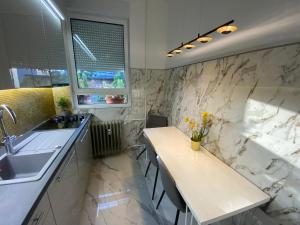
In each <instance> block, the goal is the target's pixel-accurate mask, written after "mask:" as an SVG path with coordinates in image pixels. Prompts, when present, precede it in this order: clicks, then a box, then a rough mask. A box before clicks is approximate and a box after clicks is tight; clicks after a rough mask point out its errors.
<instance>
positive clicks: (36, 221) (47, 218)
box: [28, 194, 56, 225]
mask: <svg viewBox="0 0 300 225" xmlns="http://www.w3.org/2000/svg"><path fill="white" fill-rule="evenodd" d="M28 225H56V223H55V219H54V215H53V212H52V208H51V206H50V202H49V198H48V195H47V194H45V195H44V196H43V198H42V199H41V201H40V203H39V204H38V206H37V207H36V209H35V211H34V213H33V215H32V217H31V218H30V220H29V222H28Z"/></svg>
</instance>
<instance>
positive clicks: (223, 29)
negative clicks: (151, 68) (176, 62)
mask: <svg viewBox="0 0 300 225" xmlns="http://www.w3.org/2000/svg"><path fill="white" fill-rule="evenodd" d="M233 23H234V20H230V21H228V22H227V23H224V24H222V25H220V26H218V27H216V28H214V29H212V30H210V31H208V32H206V33H204V34H202V35H200V34H198V36H197V37H196V38H194V39H192V40H191V41H188V42H186V43H182V44H181V45H180V46H179V47H177V48H175V49H172V50H171V51H169V52H168V53H167V56H168V57H173V56H175V55H176V54H180V53H181V52H182V49H183V48H184V49H193V48H196V45H194V44H193V43H194V42H196V41H197V42H200V43H207V42H210V41H212V40H213V37H212V36H210V34H212V33H214V32H215V31H217V32H218V33H220V34H229V33H232V32H235V31H237V26H235V25H232V24H233Z"/></svg>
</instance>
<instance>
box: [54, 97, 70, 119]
mask: <svg viewBox="0 0 300 225" xmlns="http://www.w3.org/2000/svg"><path fill="white" fill-rule="evenodd" d="M57 107H58V108H59V109H60V115H61V116H69V115H70V114H71V109H70V108H71V101H70V100H69V99H68V98H67V97H60V98H59V99H58V101H57Z"/></svg>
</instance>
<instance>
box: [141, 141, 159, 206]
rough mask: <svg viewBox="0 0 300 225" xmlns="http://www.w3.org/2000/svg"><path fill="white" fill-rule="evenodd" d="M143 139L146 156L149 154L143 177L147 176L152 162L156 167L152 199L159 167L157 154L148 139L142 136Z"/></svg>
mask: <svg viewBox="0 0 300 225" xmlns="http://www.w3.org/2000/svg"><path fill="white" fill-rule="evenodd" d="M144 140H145V149H147V150H148V156H149V163H148V166H147V169H146V173H145V177H147V174H148V171H149V168H150V165H151V164H152V165H153V166H155V167H156V173H155V180H154V185H153V191H152V200H153V199H154V194H155V189H156V183H157V178H158V172H159V167H158V162H157V159H156V157H157V154H156V152H155V150H154V148H153V146H152V144H151V143H150V141H149V140H148V139H147V138H146V137H145V136H144Z"/></svg>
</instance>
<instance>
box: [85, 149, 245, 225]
mask: <svg viewBox="0 0 300 225" xmlns="http://www.w3.org/2000/svg"><path fill="white" fill-rule="evenodd" d="M135 157H136V152H134V151H129V152H125V153H122V154H120V155H116V156H111V157H107V158H104V159H98V160H95V161H94V165H93V167H92V170H91V174H90V181H89V186H88V189H87V192H86V197H85V202H84V207H83V211H82V215H81V220H80V225H172V224H173V222H174V219H175V213H176V208H175V207H174V205H173V204H172V203H171V202H170V200H169V199H168V197H167V196H165V197H164V199H163V201H162V202H161V204H160V207H159V209H158V210H155V209H154V204H156V203H157V201H158V198H159V195H160V193H161V191H162V184H161V180H160V176H159V178H158V182H157V189H156V192H155V197H154V201H152V200H151V197H150V194H151V192H152V188H153V183H154V177H155V168H154V167H153V166H151V167H150V170H149V173H148V176H147V178H146V179H145V177H144V174H143V173H144V172H145V170H146V165H147V162H148V161H147V159H146V154H143V155H142V157H141V158H140V159H139V160H138V161H137V160H135ZM188 218H190V214H188ZM184 219H185V214H184V213H181V214H180V217H179V222H178V225H183V224H184ZM196 224H197V223H196V222H195V221H194V223H193V225H196ZM213 225H243V224H241V223H234V222H233V221H232V220H231V219H229V220H226V221H220V222H218V223H214V224H213Z"/></svg>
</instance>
